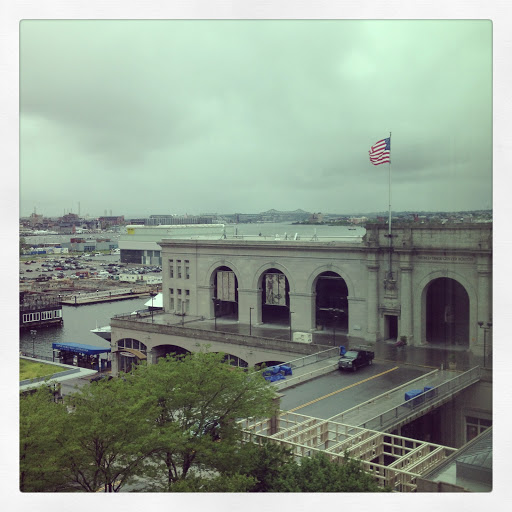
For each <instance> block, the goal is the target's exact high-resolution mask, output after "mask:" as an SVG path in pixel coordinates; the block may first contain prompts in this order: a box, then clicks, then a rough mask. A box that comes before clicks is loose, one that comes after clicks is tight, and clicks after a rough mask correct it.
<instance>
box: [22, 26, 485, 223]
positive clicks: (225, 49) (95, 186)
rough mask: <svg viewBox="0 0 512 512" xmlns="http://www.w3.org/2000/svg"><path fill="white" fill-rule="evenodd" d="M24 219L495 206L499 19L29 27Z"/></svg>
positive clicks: (26, 37) (24, 63)
mask: <svg viewBox="0 0 512 512" xmlns="http://www.w3.org/2000/svg"><path fill="white" fill-rule="evenodd" d="M20 109H21V110H20V214H21V215H22V216H23V215H29V214H30V213H32V212H33V211H34V209H35V210H36V211H37V213H41V214H43V215H45V216H60V215H62V214H63V213H67V212H70V211H72V212H74V213H78V211H79V208H80V214H81V215H86V214H89V215H90V216H98V215H103V214H104V213H105V211H106V212H107V213H108V214H110V212H112V214H113V215H125V216H127V217H131V216H149V215H151V214H168V213H174V214H185V213H188V214H192V215H197V214H200V213H205V212H218V213H234V212H242V213H257V212H261V211H265V210H268V209H270V208H275V209H277V210H295V209H298V208H302V209H304V210H307V211H312V212H313V211H314V212H323V213H357V212H369V211H387V209H388V165H386V164H384V165H380V166H373V165H372V164H371V163H370V162H369V157H368V150H369V148H370V146H371V145H372V144H374V143H375V142H376V141H378V140H379V139H382V138H384V137H387V136H389V133H390V132H392V137H391V158H392V163H391V182H392V186H391V188H392V209H393V210H397V211H403V210H409V211H434V210H443V211H457V210H465V209H484V208H491V207H492V24H491V22H490V21H344V20H340V21H330V20H328V21H22V22H21V26H20Z"/></svg>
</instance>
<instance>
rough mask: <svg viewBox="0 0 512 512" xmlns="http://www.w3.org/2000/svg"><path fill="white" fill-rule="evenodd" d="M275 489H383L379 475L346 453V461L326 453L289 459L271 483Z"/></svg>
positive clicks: (337, 490) (370, 490)
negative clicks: (298, 461) (377, 481)
mask: <svg viewBox="0 0 512 512" xmlns="http://www.w3.org/2000/svg"><path fill="white" fill-rule="evenodd" d="M269 490H270V491H272V492H382V491H387V490H388V489H383V488H381V487H379V486H378V485H377V483H376V481H375V479H374V478H373V477H372V476H371V475H370V474H368V473H366V472H365V471H364V470H363V466H362V463H361V461H359V460H356V459H351V458H349V457H348V456H347V454H345V457H344V460H343V462H338V461H331V460H330V459H329V458H328V457H327V456H326V455H325V454H323V453H319V454H316V455H314V456H313V457H303V458H302V459H301V461H300V464H297V463H296V462H294V461H293V462H289V463H288V464H287V465H286V466H285V468H284V471H282V472H281V473H280V474H279V476H278V478H277V479H275V480H274V481H273V482H272V485H271V486H270V489H269Z"/></svg>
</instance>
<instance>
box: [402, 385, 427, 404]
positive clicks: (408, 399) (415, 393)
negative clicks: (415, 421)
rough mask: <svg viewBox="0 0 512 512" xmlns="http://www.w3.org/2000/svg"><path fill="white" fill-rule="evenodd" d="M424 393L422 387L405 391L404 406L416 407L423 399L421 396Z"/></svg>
mask: <svg viewBox="0 0 512 512" xmlns="http://www.w3.org/2000/svg"><path fill="white" fill-rule="evenodd" d="M423 393H424V391H423V389H411V390H410V391H407V392H406V393H405V404H404V405H405V406H407V407H416V406H417V405H419V404H421V403H422V402H423V400H424V397H423V396H422V395H423Z"/></svg>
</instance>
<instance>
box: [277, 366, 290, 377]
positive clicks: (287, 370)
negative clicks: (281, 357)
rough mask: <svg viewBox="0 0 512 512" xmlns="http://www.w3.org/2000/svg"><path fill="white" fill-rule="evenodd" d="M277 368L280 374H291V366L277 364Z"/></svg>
mask: <svg viewBox="0 0 512 512" xmlns="http://www.w3.org/2000/svg"><path fill="white" fill-rule="evenodd" d="M279 369H280V372H279V373H281V374H283V375H291V374H292V367H291V366H287V365H285V364H282V365H280V366H279Z"/></svg>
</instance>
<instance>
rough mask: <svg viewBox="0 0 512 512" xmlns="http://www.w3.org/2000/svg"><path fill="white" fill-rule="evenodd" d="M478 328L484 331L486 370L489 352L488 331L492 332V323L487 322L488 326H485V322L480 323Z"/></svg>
mask: <svg viewBox="0 0 512 512" xmlns="http://www.w3.org/2000/svg"><path fill="white" fill-rule="evenodd" d="M478 326H479V327H480V328H481V329H483V330H484V368H485V356H486V352H487V331H490V330H491V327H492V322H487V325H485V326H484V323H483V322H478Z"/></svg>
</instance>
